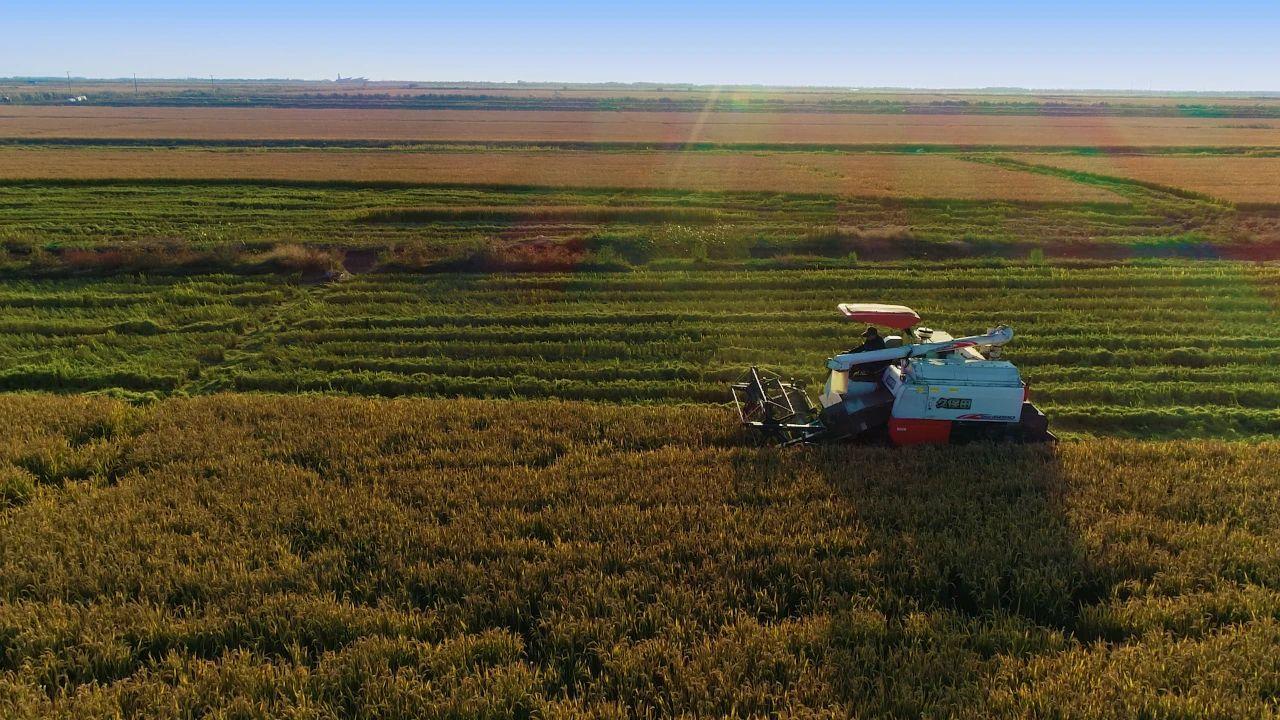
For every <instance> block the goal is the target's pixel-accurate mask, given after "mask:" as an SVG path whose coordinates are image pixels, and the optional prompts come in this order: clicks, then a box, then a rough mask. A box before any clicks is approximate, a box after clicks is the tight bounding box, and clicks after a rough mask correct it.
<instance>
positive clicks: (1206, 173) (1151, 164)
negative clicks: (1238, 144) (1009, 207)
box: [1018, 155, 1280, 203]
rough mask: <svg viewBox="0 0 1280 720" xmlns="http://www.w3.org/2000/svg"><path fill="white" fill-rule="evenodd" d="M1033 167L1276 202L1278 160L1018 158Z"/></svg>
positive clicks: (1235, 199)
mask: <svg viewBox="0 0 1280 720" xmlns="http://www.w3.org/2000/svg"><path fill="white" fill-rule="evenodd" d="M1018 159H1020V160H1022V161H1024V162H1030V163H1035V164H1037V165H1052V166H1053V167H1060V168H1066V169H1068V170H1080V171H1083V172H1090V173H1097V174H1099V175H1112V176H1116V177H1123V178H1133V179H1135V180H1142V181H1145V182H1150V183H1157V184H1160V185H1165V186H1169V187H1176V188H1182V189H1184V190H1191V191H1194V192H1198V193H1203V194H1205V195H1212V196H1214V197H1217V198H1222V199H1223V200H1229V201H1231V202H1239V203H1280V158H1276V157H1223V156H1211V155H1209V156H1199V157H1196V156H1171V157H1164V156H1150V155H1089V156H1085V155H1020V156H1018Z"/></svg>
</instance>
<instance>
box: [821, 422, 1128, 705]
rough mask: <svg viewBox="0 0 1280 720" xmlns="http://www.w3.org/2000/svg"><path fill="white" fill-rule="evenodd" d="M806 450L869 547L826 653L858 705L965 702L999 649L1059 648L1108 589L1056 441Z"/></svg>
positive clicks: (978, 700) (979, 693)
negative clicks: (865, 571) (856, 589)
mask: <svg viewBox="0 0 1280 720" xmlns="http://www.w3.org/2000/svg"><path fill="white" fill-rule="evenodd" d="M808 460H810V461H811V462H813V463H815V465H816V466H817V467H818V468H819V469H820V472H821V473H822V475H823V477H824V478H825V480H826V482H827V483H828V484H829V486H830V487H831V488H832V489H833V490H834V491H835V493H836V495H837V496H838V497H839V499H840V501H841V504H847V505H846V507H847V509H848V510H849V511H850V512H851V514H852V517H854V518H856V521H857V525H858V526H859V530H860V531H861V533H862V537H863V539H864V542H865V547H866V549H867V551H868V552H869V553H870V555H871V557H870V558H869V561H870V563H869V568H870V571H871V578H872V584H871V586H870V587H869V588H868V589H867V590H868V596H867V597H864V598H862V599H854V602H853V609H852V610H850V611H836V612H834V613H833V614H832V618H831V620H832V622H831V635H830V637H829V638H828V642H829V643H830V644H829V647H828V650H829V654H828V655H827V658H826V661H827V663H828V664H829V666H830V667H829V671H830V677H831V678H832V681H833V683H834V685H835V691H836V693H837V695H838V696H839V697H841V698H842V700H843V701H844V702H846V703H848V704H849V705H850V706H851V707H854V708H857V709H858V710H859V712H865V713H868V714H872V715H883V716H894V717H918V716H920V715H927V714H942V715H949V714H952V713H955V712H959V713H961V714H964V713H967V712H974V711H975V710H978V709H980V708H981V707H982V705H983V702H984V701H983V700H982V698H983V695H984V687H985V683H986V682H987V681H988V680H989V678H990V677H991V673H993V672H995V671H996V668H997V667H998V666H999V659H1000V657H1001V656H1010V655H1014V656H1027V655H1036V654H1048V653H1053V652H1055V651H1059V650H1061V649H1063V647H1064V645H1065V644H1068V643H1070V637H1071V635H1072V633H1073V630H1074V627H1075V624H1076V619H1077V617H1078V615H1079V613H1080V610H1081V609H1082V608H1083V607H1085V606H1087V605H1089V604H1092V603H1094V602H1097V600H1098V599H1099V597H1100V595H1101V594H1102V593H1103V592H1104V588H1103V587H1102V585H1101V584H1100V582H1099V580H1098V579H1097V578H1096V577H1095V576H1094V575H1093V574H1092V573H1091V572H1090V568H1089V565H1088V563H1087V559H1086V557H1085V553H1084V551H1083V549H1082V547H1081V543H1080V542H1079V538H1078V537H1077V536H1076V533H1075V531H1074V530H1073V528H1072V525H1071V522H1070V520H1069V518H1068V516H1067V514H1066V512H1065V500H1066V497H1067V491H1068V485H1067V483H1068V478H1066V477H1065V476H1064V474H1063V473H1062V471H1061V467H1060V464H1059V461H1058V458H1057V455H1056V453H1055V450H1054V448H1052V447H1051V446H1014V445H971V446H958V447H956V446H952V447H947V446H943V447H926V448H917V449H898V450H891V449H884V448H856V447H827V448H818V449H815V450H813V451H811V457H809V458H808ZM978 714H979V715H980V714H981V712H978Z"/></svg>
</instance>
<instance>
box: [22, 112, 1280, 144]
mask: <svg viewBox="0 0 1280 720" xmlns="http://www.w3.org/2000/svg"><path fill="white" fill-rule="evenodd" d="M0 138H26V139H40V138H44V139H49V138H87V139H112V138H115V139H129V140H138V139H148V138H164V139H202V140H297V139H308V140H325V141H339V140H353V141H354V140H387V141H406V142H431V141H446V140H458V141H476V142H479V141H511V142H536V141H548V142H550V141H557V142H653V143H685V142H710V143H823V144H862V143H870V144H942V145H1028V146H1065V145H1074V146H1089V147H1119V146H1236V147H1258V146H1280V120H1267V121H1252V120H1251V121H1245V120H1241V119H1238V118H1234V119H1233V118H1218V119H1214V118H1167V117H1165V118H1153V117H1126V118H1118V117H1067V118H1064V117H1043V116H975V115H944V116H930V115H920V116H917V115H907V116H902V115H884V114H861V115H859V114H833V113H763V112H761V113H694V112H670V113H661V112H573V111H509V110H328V109H324V110H317V109H295V108H154V107H142V108H126V107H38V106H15V107H5V108H0Z"/></svg>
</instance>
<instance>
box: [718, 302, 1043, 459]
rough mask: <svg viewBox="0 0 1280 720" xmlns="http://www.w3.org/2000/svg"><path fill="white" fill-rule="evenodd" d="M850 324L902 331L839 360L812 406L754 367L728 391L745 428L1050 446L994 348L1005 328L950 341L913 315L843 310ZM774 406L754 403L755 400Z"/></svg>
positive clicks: (798, 436)
mask: <svg viewBox="0 0 1280 720" xmlns="http://www.w3.org/2000/svg"><path fill="white" fill-rule="evenodd" d="M839 309H840V311H841V312H842V313H843V314H844V315H845V316H846V317H848V318H849V319H851V320H856V321H861V322H865V323H868V324H880V325H884V326H887V327H892V328H895V329H897V330H900V331H903V332H904V333H908V334H909V336H910V337H911V338H912V339H914V340H915V342H909V343H908V342H904V340H903V337H902V336H901V335H889V336H887V337H885V338H884V342H885V347H884V349H878V350H867V351H854V352H848V353H842V354H839V355H836V356H835V357H832V358H831V359H829V360H828V361H827V368H828V370H829V371H830V372H829V375H828V377H827V381H826V383H825V385H824V386H823V389H822V393H821V394H820V395H819V398H818V400H819V405H818V406H817V407H814V406H813V405H811V404H810V403H809V401H808V398H807V396H806V395H805V394H804V390H803V385H802V384H799V383H796V382H795V381H783V380H781V379H780V378H777V377H775V376H769V375H767V374H761V373H760V372H759V371H758V370H756V369H755V368H752V369H751V371H750V372H749V374H748V377H747V379H746V380H745V381H743V382H739V383H737V384H735V385H734V386H733V391H734V400H735V403H736V404H737V406H738V409H739V413H740V414H741V415H742V419H743V422H744V423H745V424H747V425H750V426H753V427H756V428H759V429H762V430H764V431H766V433H768V434H771V435H774V436H776V438H777V439H779V440H780V441H782V442H784V443H792V442H818V441H829V440H841V439H853V438H858V437H867V436H882V435H883V436H887V437H888V439H889V440H890V441H891V442H893V443H894V444H896V445H912V444H920V443H947V442H959V441H964V440H968V439H982V438H987V439H1010V440H1020V441H1042V440H1052V439H1054V438H1053V435H1052V434H1050V433H1049V431H1048V422H1047V421H1046V420H1045V419H1044V415H1043V414H1041V413H1040V411H1039V410H1037V409H1036V408H1035V407H1034V406H1032V405H1031V404H1030V403H1029V402H1028V401H1027V398H1028V392H1027V386H1026V383H1024V382H1023V381H1022V377H1021V375H1020V374H1019V372H1018V369H1017V368H1016V367H1014V366H1013V364H1012V363H1009V362H1006V361H1004V360H1000V359H998V358H999V355H1000V348H1001V347H1002V346H1003V345H1005V344H1006V343H1008V342H1009V341H1011V340H1012V339H1013V330H1012V329H1010V328H1008V327H1005V326H999V327H996V328H993V329H991V330H988V331H987V332H986V333H985V334H983V335H976V336H971V337H962V338H953V337H951V336H950V335H948V334H947V333H944V332H941V331H937V330H930V329H929V328H924V327H915V325H916V324H917V323H918V322H919V320H920V317H919V315H917V314H916V313H915V311H913V310H911V309H910V308H907V307H903V306H901V305H880V304H842V305H840V306H839ZM771 398H772V399H773V401H774V402H772V403H770V402H760V400H761V399H764V400H769V399H771Z"/></svg>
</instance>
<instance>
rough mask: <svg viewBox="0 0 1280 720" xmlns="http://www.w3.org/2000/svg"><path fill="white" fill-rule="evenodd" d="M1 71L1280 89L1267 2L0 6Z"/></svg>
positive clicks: (1279, 49) (567, 0)
mask: <svg viewBox="0 0 1280 720" xmlns="http://www.w3.org/2000/svg"><path fill="white" fill-rule="evenodd" d="M0 28H2V30H3V33H2V35H0V76H13V75H61V74H63V73H64V72H66V71H70V72H71V74H72V75H75V76H84V77H127V76H129V75H132V74H133V73H137V74H138V75H139V76H140V77H208V76H209V75H215V76H217V77H237V78H250V77H254V78H260V77H290V78H305V79H319V78H332V77H333V76H334V75H336V74H338V73H342V74H343V75H345V76H352V75H359V76H367V77H369V78H371V79H375V80H492V81H515V80H529V81H562V82H604V81H618V82H635V81H654V82H691V83H702V84H751V83H760V84H775V85H834V86H863V87H868V86H896V87H984V86H1018V87H1034V88H1114V89H1139V90H1147V89H1155V90H1280V1H1278V0H1269V1H1267V2H1263V1H1261V0H1254V1H1241V0H1221V1H1219V2H1212V1H1210V0H1204V1H1203V2H1190V1H1187V0H1168V1H1166V2H1133V1H1131V0H1112V1H1110V2H1099V1H1097V0H1080V1H1078V2H1061V3H1054V4H1049V3H1039V2H1034V1H1033V0H1028V1H1027V2H1006V1H1004V0H998V1H995V0H993V1H988V2H969V3H965V2H933V1H922V2H910V1H890V0H884V1H883V2H876V3H866V2H835V3H815V2H808V1H807V0H795V1H794V2H786V3H763V2H753V1H752V0H742V1H739V2H720V1H718V0H717V1H714V2H701V3H699V2H692V1H689V2H681V1H672V0H653V1H652V2H648V3H628V2H608V1H607V0H601V1H600V2H581V1H577V0H547V1H546V2H530V3H513V2H495V1H493V0H473V1H471V2H414V3H411V2H359V1H358V0H350V1H347V2H332V1H331V0H315V1H314V2H270V1H263V2H248V1H246V0H225V1H224V2H217V3H206V2H181V0H178V1H176V2H164V3H161V2H148V1H146V0H119V1H117V2H57V1H56V0H54V1H52V2H26V1H23V0H0Z"/></svg>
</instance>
